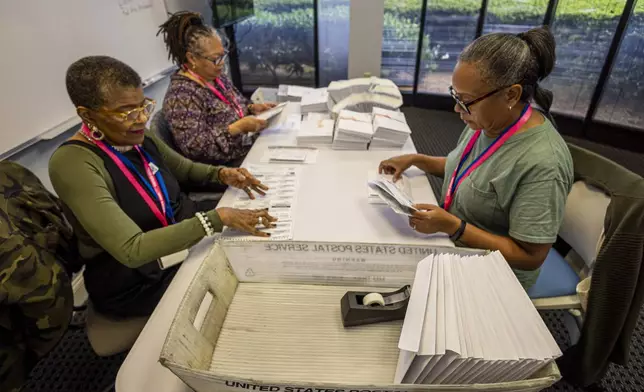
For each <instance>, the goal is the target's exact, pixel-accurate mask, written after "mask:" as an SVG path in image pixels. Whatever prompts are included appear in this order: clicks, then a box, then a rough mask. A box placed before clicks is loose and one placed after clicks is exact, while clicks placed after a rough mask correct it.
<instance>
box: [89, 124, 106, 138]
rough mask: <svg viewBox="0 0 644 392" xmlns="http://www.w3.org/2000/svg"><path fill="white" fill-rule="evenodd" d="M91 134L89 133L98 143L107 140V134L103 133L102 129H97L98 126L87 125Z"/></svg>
mask: <svg viewBox="0 0 644 392" xmlns="http://www.w3.org/2000/svg"><path fill="white" fill-rule="evenodd" d="M87 126H88V127H89V129H90V130H91V132H90V133H89V136H90V137H91V138H92V139H94V140H97V141H100V140H103V139H104V138H105V134H104V133H103V132H101V130H100V129H98V128H96V125H94V124H88V125H87Z"/></svg>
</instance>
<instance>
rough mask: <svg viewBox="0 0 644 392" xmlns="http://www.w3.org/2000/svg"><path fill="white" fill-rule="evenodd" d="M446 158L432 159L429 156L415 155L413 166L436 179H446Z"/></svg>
mask: <svg viewBox="0 0 644 392" xmlns="http://www.w3.org/2000/svg"><path fill="white" fill-rule="evenodd" d="M446 160H447V159H446V158H445V157H432V156H429V155H423V154H416V155H414V159H413V162H414V163H413V164H414V166H416V167H417V168H419V169H420V170H422V171H424V172H425V173H429V174H431V175H433V176H436V177H445V161H446Z"/></svg>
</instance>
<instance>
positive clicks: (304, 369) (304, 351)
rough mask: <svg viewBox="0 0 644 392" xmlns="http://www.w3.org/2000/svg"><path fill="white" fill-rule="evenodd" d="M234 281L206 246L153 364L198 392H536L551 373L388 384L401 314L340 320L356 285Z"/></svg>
mask: <svg viewBox="0 0 644 392" xmlns="http://www.w3.org/2000/svg"><path fill="white" fill-rule="evenodd" d="M435 251H436V252H443V251H450V252H454V251H455V250H454V249H440V248H436V249H435ZM458 252H465V250H458ZM302 260H307V257H302ZM305 275H306V274H303V276H305ZM257 276H258V275H255V276H254V278H256V277H257ZM240 280H241V279H238V277H237V276H236V275H235V272H234V270H233V268H232V266H231V265H230V264H229V262H228V259H227V257H226V254H225V253H224V250H223V248H222V246H221V245H220V244H217V245H215V246H214V248H213V250H212V251H211V253H210V255H209V256H208V257H207V258H206V260H204V263H203V264H202V265H201V267H200V268H199V271H198V272H197V274H196V276H195V279H194V280H193V282H192V283H191V285H190V288H189V289H188V291H187V293H186V295H185V297H184V299H183V301H182V304H181V306H180V307H179V310H178V311H177V315H176V316H175V319H174V321H173V323H172V326H171V328H170V331H169V333H168V336H167V338H166V341H165V344H164V346H163V349H162V351H161V357H160V362H161V364H162V365H163V366H165V367H167V368H169V369H170V370H171V371H172V372H173V373H174V374H176V375H177V376H178V377H179V378H181V379H182V380H183V381H184V382H185V383H186V384H187V385H189V386H190V387H191V388H193V389H194V390H196V391H198V392H206V391H213V390H216V391H230V392H233V391H244V390H252V391H266V392H389V391H400V392H403V391H472V390H474V391H539V390H541V389H544V388H547V387H548V386H550V385H552V384H554V383H555V382H556V381H558V380H559V378H560V374H559V371H558V369H557V367H556V365H555V364H554V363H552V364H551V365H550V366H548V367H546V368H544V369H542V370H540V371H539V372H538V373H537V374H534V375H533V376H532V377H531V378H530V379H527V380H523V381H515V382H506V383H498V384H479V385H408V384H394V383H393V379H394V373H395V370H396V363H397V360H398V354H399V350H398V340H399V337H400V330H401V327H402V321H398V322H390V323H380V324H373V325H367V326H362V327H356V328H350V329H344V328H343V327H342V322H341V319H340V317H341V316H340V298H341V297H342V295H343V294H344V293H345V292H346V291H349V290H361V287H359V286H353V285H352V284H351V282H343V283H342V284H343V285H339V284H331V283H329V284H311V283H310V281H309V282H306V281H303V282H302V283H298V281H297V279H296V277H294V276H290V277H289V279H288V283H285V282H275V280H274V279H271V281H272V282H271V283H263V282H261V281H259V280H255V281H251V282H247V283H243V282H240ZM332 281H333V280H332ZM383 286H385V283H384V282H383ZM395 288H399V287H395ZM391 289H393V287H386V286H385V287H381V288H379V289H378V288H371V289H367V290H373V291H389V290H391Z"/></svg>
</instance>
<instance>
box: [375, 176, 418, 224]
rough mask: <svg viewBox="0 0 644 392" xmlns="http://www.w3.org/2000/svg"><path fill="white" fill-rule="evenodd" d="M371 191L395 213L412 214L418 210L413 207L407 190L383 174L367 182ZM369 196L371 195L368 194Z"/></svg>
mask: <svg viewBox="0 0 644 392" xmlns="http://www.w3.org/2000/svg"><path fill="white" fill-rule="evenodd" d="M367 185H369V188H371V190H372V192H373V193H375V194H376V195H378V196H379V197H380V198H381V199H382V201H383V202H384V203H385V204H387V205H388V206H389V207H390V208H391V209H392V210H394V212H395V213H397V214H399V215H407V216H412V215H413V214H414V212H416V211H418V210H417V209H416V208H415V207H414V202H413V201H412V199H411V197H410V195H409V192H407V191H406V190H405V189H404V188H401V187H400V185H397V184H395V183H394V182H393V181H392V180H391V179H388V178H387V177H385V176H379V177H378V178H376V179H375V180H370V181H368V182H367ZM369 196H370V197H371V195H369Z"/></svg>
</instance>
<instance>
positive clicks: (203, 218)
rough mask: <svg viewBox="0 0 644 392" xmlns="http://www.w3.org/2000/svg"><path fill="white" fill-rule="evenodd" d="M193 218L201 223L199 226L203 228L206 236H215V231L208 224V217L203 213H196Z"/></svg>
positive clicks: (209, 223)
mask: <svg viewBox="0 0 644 392" xmlns="http://www.w3.org/2000/svg"><path fill="white" fill-rule="evenodd" d="M195 216H196V217H197V219H199V222H201V226H203V229H204V231H205V232H206V236H208V237H212V236H213V235H215V229H214V228H213V227H212V223H211V222H210V219H208V215H206V214H204V213H203V212H197V213H196V214H195Z"/></svg>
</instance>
